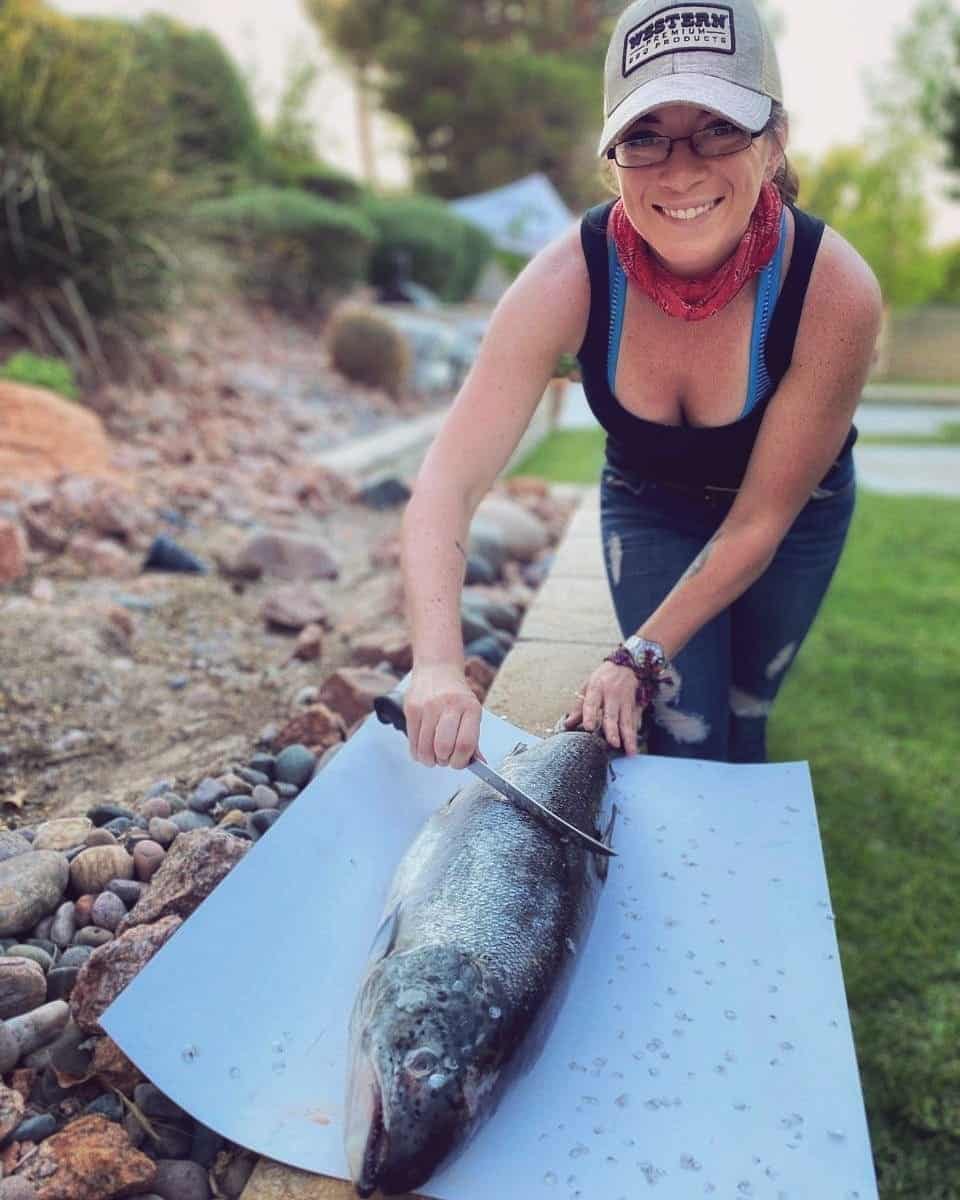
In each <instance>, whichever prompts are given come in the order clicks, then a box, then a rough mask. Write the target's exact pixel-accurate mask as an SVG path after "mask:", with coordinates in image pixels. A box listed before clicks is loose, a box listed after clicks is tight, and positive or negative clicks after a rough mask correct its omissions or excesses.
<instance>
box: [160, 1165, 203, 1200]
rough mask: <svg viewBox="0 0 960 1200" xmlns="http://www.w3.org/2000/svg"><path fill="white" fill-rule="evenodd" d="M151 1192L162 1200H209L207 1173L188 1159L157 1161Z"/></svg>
mask: <svg viewBox="0 0 960 1200" xmlns="http://www.w3.org/2000/svg"><path fill="white" fill-rule="evenodd" d="M153 1190H154V1192H155V1193H156V1195H158V1196H162V1197H163V1200H209V1196H210V1185H209V1183H208V1182H207V1172H206V1171H205V1170H204V1168H203V1167H201V1166H200V1164H199V1163H196V1162H191V1161H190V1160H189V1159H170V1158H161V1159H157V1177H156V1179H155V1180H154V1183H153Z"/></svg>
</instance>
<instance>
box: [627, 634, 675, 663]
mask: <svg viewBox="0 0 960 1200" xmlns="http://www.w3.org/2000/svg"><path fill="white" fill-rule="evenodd" d="M623 648H624V650H626V652H627V653H628V654H629V655H630V657H631V658H632V659H633V661H634V663H635V664H636V665H637V666H638V667H641V668H643V667H646V666H647V664H648V663H649V664H650V665H651V666H652V667H654V668H655V669H656V670H657V671H665V670H666V669H667V667H668V666H669V665H670V664H669V662H668V661H667V656H666V654H665V653H664V649H663V647H662V646H661V645H660V643H659V642H652V641H650V639H649V638H643V637H640V635H639V634H634V635H633V637H628V638H627V639H626V641H625V642H624V643H623Z"/></svg>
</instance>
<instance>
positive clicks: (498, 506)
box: [474, 495, 550, 562]
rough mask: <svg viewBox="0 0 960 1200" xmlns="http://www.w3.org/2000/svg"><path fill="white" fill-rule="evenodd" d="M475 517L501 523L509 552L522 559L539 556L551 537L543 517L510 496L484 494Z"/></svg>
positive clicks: (503, 538)
mask: <svg viewBox="0 0 960 1200" xmlns="http://www.w3.org/2000/svg"><path fill="white" fill-rule="evenodd" d="M474 520H479V521H481V522H482V523H483V524H484V525H487V524H490V525H496V526H499V528H500V531H501V537H502V540H503V545H504V546H505V547H506V551H507V554H508V556H509V557H510V558H518V559H520V561H521V562H530V561H531V560H532V559H534V558H536V556H537V555H538V554H539V553H540V551H541V550H543V549H545V548H546V546H547V545H548V544H549V541H550V535H549V532H548V530H547V527H546V525H544V523H543V521H541V520H540V519H539V518H538V517H535V516H534V515H533V514H532V513H530V512H528V511H527V510H526V509H525V508H524V507H523V505H522V504H518V503H517V502H516V500H511V499H510V498H509V497H508V496H497V495H491V496H485V497H484V499H483V500H481V501H480V504H479V505H478V506H477V510H476V514H475V517H474Z"/></svg>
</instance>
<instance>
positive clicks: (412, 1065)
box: [403, 1046, 440, 1079]
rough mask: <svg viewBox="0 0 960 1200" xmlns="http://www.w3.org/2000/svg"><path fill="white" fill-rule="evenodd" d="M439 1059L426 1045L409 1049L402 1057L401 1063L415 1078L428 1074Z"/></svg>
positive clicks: (434, 1067)
mask: <svg viewBox="0 0 960 1200" xmlns="http://www.w3.org/2000/svg"><path fill="white" fill-rule="evenodd" d="M439 1061H440V1059H439V1056H438V1055H437V1054H435V1053H434V1052H433V1051H432V1050H431V1049H430V1048H429V1047H428V1046H420V1047H419V1048H418V1049H416V1050H411V1051H410V1053H409V1054H408V1055H407V1056H406V1057H405V1058H404V1060H403V1065H404V1068H405V1069H406V1070H407V1071H409V1072H410V1074H411V1075H413V1076H414V1078H415V1079H420V1078H422V1077H423V1076H424V1075H430V1074H431V1073H432V1072H433V1071H434V1070H435V1069H436V1066H437V1064H438V1062H439Z"/></svg>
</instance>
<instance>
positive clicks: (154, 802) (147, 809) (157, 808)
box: [140, 796, 173, 821]
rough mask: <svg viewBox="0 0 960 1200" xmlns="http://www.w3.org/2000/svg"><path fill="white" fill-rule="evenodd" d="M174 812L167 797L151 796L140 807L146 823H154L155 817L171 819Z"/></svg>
mask: <svg viewBox="0 0 960 1200" xmlns="http://www.w3.org/2000/svg"><path fill="white" fill-rule="evenodd" d="M172 812H173V806H172V805H171V803H170V801H169V799H168V798H167V797H166V796H151V797H150V798H149V799H147V800H144V802H143V804H142V805H141V806H140V815H141V816H142V817H143V818H144V820H146V821H152V820H153V818H154V817H159V818H160V819H161V820H162V819H164V818H166V817H169V816H170V814H171V813H172Z"/></svg>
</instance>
